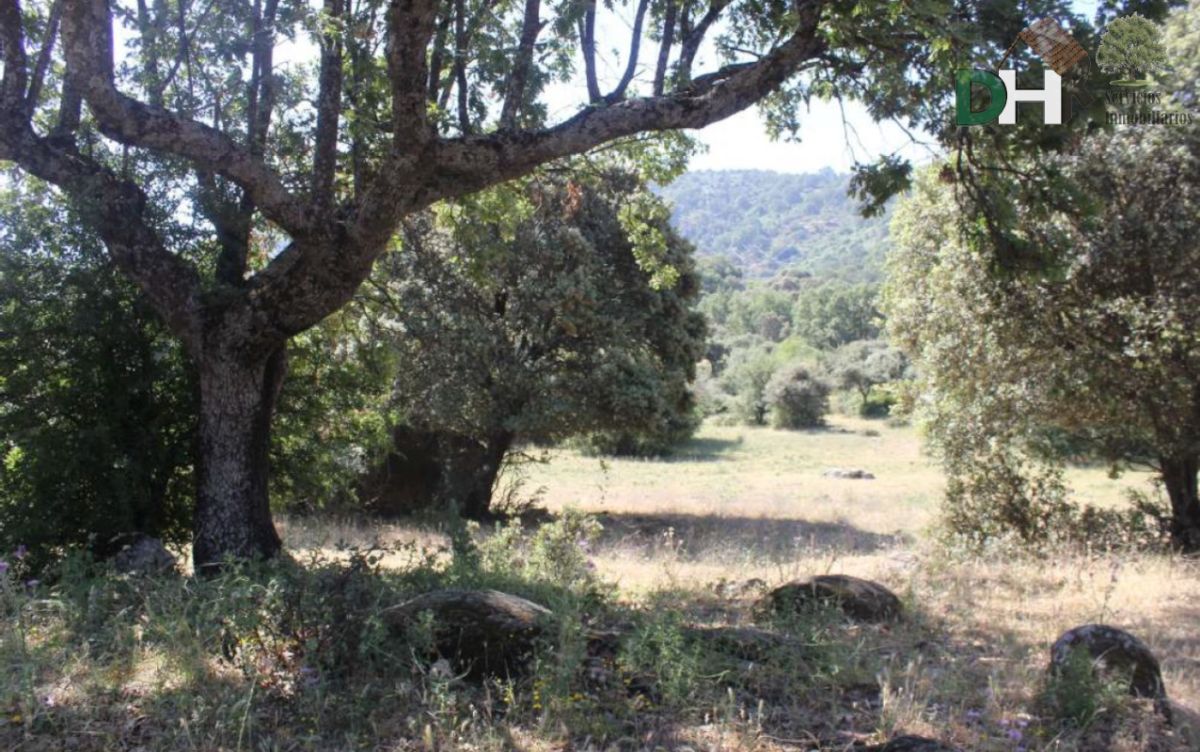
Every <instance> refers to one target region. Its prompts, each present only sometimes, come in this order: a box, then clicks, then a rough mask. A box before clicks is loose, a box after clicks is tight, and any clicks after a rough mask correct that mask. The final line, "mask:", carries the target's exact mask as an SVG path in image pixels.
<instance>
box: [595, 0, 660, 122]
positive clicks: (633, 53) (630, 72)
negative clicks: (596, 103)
mask: <svg viewBox="0 0 1200 752" xmlns="http://www.w3.org/2000/svg"><path fill="white" fill-rule="evenodd" d="M649 5H650V0H640V2H639V3H638V8H637V15H636V16H634V19H633V35H632V39H630V41H629V60H628V61H627V62H626V63H625V73H624V74H622V76H621V80H620V82H619V83H618V84H617V88H615V89H613V90H612V93H611V94H609V95H608V96H607V97H605V101H606V102H609V103H612V102H619V101H620V100H622V99H624V98H625V92H626V90H628V89H629V84H630V83H631V82H632V81H633V76H634V74H635V73H637V63H638V53H639V51H640V50H641V47H642V23H643V21H645V19H646V8H648V7H649Z"/></svg>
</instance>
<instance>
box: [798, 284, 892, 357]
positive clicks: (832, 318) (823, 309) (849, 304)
mask: <svg viewBox="0 0 1200 752" xmlns="http://www.w3.org/2000/svg"><path fill="white" fill-rule="evenodd" d="M878 293H879V291H878V288H877V287H876V286H875V285H869V284H850V283H846V282H838V281H831V282H826V283H824V284H821V285H812V286H809V287H806V288H804V289H802V290H801V291H800V292H799V294H798V295H797V296H796V302H795V307H794V308H793V309H792V313H791V319H792V333H793V334H795V335H797V336H799V337H801V338H803V339H805V340H807V341H808V342H810V343H811V344H812V345H814V346H816V347H819V348H822V349H833V348H835V347H839V346H840V345H844V344H846V343H847V342H853V341H855V340H861V339H873V338H875V337H878V336H879V324H880V314H879V309H878V307H877V303H876V298H877V297H878Z"/></svg>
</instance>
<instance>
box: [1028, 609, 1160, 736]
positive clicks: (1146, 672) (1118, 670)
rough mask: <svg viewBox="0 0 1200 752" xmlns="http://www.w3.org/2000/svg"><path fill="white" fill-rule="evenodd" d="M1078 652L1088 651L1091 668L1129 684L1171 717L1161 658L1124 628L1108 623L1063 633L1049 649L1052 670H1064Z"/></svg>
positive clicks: (1130, 690) (1135, 693) (1087, 625)
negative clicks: (1155, 655)
mask: <svg viewBox="0 0 1200 752" xmlns="http://www.w3.org/2000/svg"><path fill="white" fill-rule="evenodd" d="M1076 649H1082V650H1086V651H1087V652H1088V655H1090V656H1091V658H1092V667H1093V670H1095V671H1096V672H1097V673H1098V674H1099V675H1100V676H1103V677H1107V678H1110V679H1116V680H1120V681H1125V680H1128V681H1129V693H1130V694H1131V695H1133V696H1135V697H1147V698H1150V699H1152V700H1154V701H1155V705H1156V707H1158V708H1159V710H1161V711H1162V712H1163V713H1164V714H1167V715H1169V713H1170V710H1169V706H1168V705H1167V691H1166V688H1165V687H1164V686H1163V680H1162V671H1161V670H1160V669H1159V666H1158V659H1157V658H1155V657H1154V653H1152V652H1150V648H1148V647H1146V643H1144V642H1142V641H1141V640H1139V639H1138V638H1136V637H1134V636H1133V635H1131V634H1129V633H1128V632H1126V631H1125V630H1123V629H1117V628H1116V627H1110V626H1108V625H1107V624H1085V625H1083V626H1082V627H1075V628H1074V629H1069V630H1067V631H1066V632H1063V633H1062V635H1061V636H1060V637H1059V638H1058V639H1057V640H1055V641H1054V645H1053V646H1052V647H1051V648H1050V671H1051V673H1054V674H1057V673H1059V672H1061V671H1062V670H1063V668H1064V667H1065V666H1066V665H1067V662H1068V661H1069V660H1070V657H1071V653H1072V652H1073V651H1074V650H1076Z"/></svg>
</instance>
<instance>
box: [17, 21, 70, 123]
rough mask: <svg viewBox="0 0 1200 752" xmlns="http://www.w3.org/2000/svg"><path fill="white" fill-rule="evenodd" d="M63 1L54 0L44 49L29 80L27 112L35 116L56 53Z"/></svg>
mask: <svg viewBox="0 0 1200 752" xmlns="http://www.w3.org/2000/svg"><path fill="white" fill-rule="evenodd" d="M62 4H63V0H54V5H52V6H50V21H49V23H48V24H47V25H46V38H45V39H43V40H42V49H41V52H39V53H38V56H37V62H36V63H35V64H34V67H33V76H32V77H31V78H30V80H29V93H28V94H26V95H25V111H26V113H28V116H29V117H32V116H33V111H34V109H36V108H37V103H38V98H39V97H41V95H42V84H43V83H45V81H46V71H47V70H49V68H50V59H51V57H52V55H53V53H54V40H55V39H56V38H57V37H58V22H59V20H60V19H61V18H62Z"/></svg>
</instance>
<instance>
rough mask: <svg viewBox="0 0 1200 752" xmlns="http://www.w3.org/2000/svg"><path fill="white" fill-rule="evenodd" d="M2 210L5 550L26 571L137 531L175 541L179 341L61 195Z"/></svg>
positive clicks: (185, 468) (181, 480)
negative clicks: (17, 556) (21, 554)
mask: <svg viewBox="0 0 1200 752" xmlns="http://www.w3.org/2000/svg"><path fill="white" fill-rule="evenodd" d="M5 199H6V203H5V204H4V205H3V206H0V227H3V228H4V230H3V231H2V232H0V300H2V301H4V302H3V303H0V331H3V332H4V335H3V336H2V337H0V551H4V550H12V549H15V548H17V547H18V546H25V547H26V548H27V549H28V551H29V557H28V559H27V560H26V561H27V564H28V566H29V568H30V569H31V570H37V569H40V568H41V567H42V566H43V565H44V564H46V563H47V562H48V561H50V560H51V559H53V558H56V557H58V556H61V554H62V553H63V552H64V551H65V550H67V549H71V548H81V547H86V548H88V549H89V550H90V551H91V552H92V553H93V554H95V555H97V556H105V555H108V554H111V553H114V552H115V551H116V550H117V549H118V548H119V546H120V544H121V542H122V541H121V540H120V536H122V535H124V534H127V533H134V532H140V533H145V534H147V535H152V536H155V537H158V538H163V539H166V540H168V541H174V542H179V541H182V540H183V539H185V538H186V535H187V531H188V523H189V519H190V517H191V508H192V491H193V482H192V472H191V464H192V460H191V447H192V443H193V435H194V428H195V418H194V415H195V413H194V409H193V406H192V404H191V402H192V396H191V395H192V394H193V379H192V374H191V372H190V369H189V368H188V366H187V364H186V362H185V359H184V355H183V353H182V348H181V347H180V346H179V345H178V344H177V343H176V341H175V340H173V338H171V337H170V335H169V334H168V333H167V332H166V331H165V327H164V326H163V325H162V324H161V323H160V322H159V318H158V316H157V315H156V314H155V313H154V311H153V310H152V309H151V307H150V305H149V303H148V302H147V301H146V300H145V298H144V297H143V296H142V295H141V294H139V292H138V291H137V290H136V288H134V287H133V285H132V284H131V283H129V282H128V281H127V280H126V279H124V278H123V277H122V276H121V275H120V273H119V272H118V271H117V270H116V268H115V267H114V266H113V264H112V263H111V262H110V261H109V260H108V257H107V255H106V253H105V251H104V248H103V246H102V245H101V243H100V241H99V240H98V239H97V238H95V237H94V236H92V235H90V234H88V233H85V232H83V231H80V230H78V229H76V228H78V227H79V223H78V222H77V221H76V220H75V219H74V218H73V217H71V216H70V212H68V211H67V209H66V208H65V207H63V206H61V205H60V204H58V203H57V202H55V201H54V200H52V199H49V198H45V197H39V196H34V195H29V196H8V197H5Z"/></svg>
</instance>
